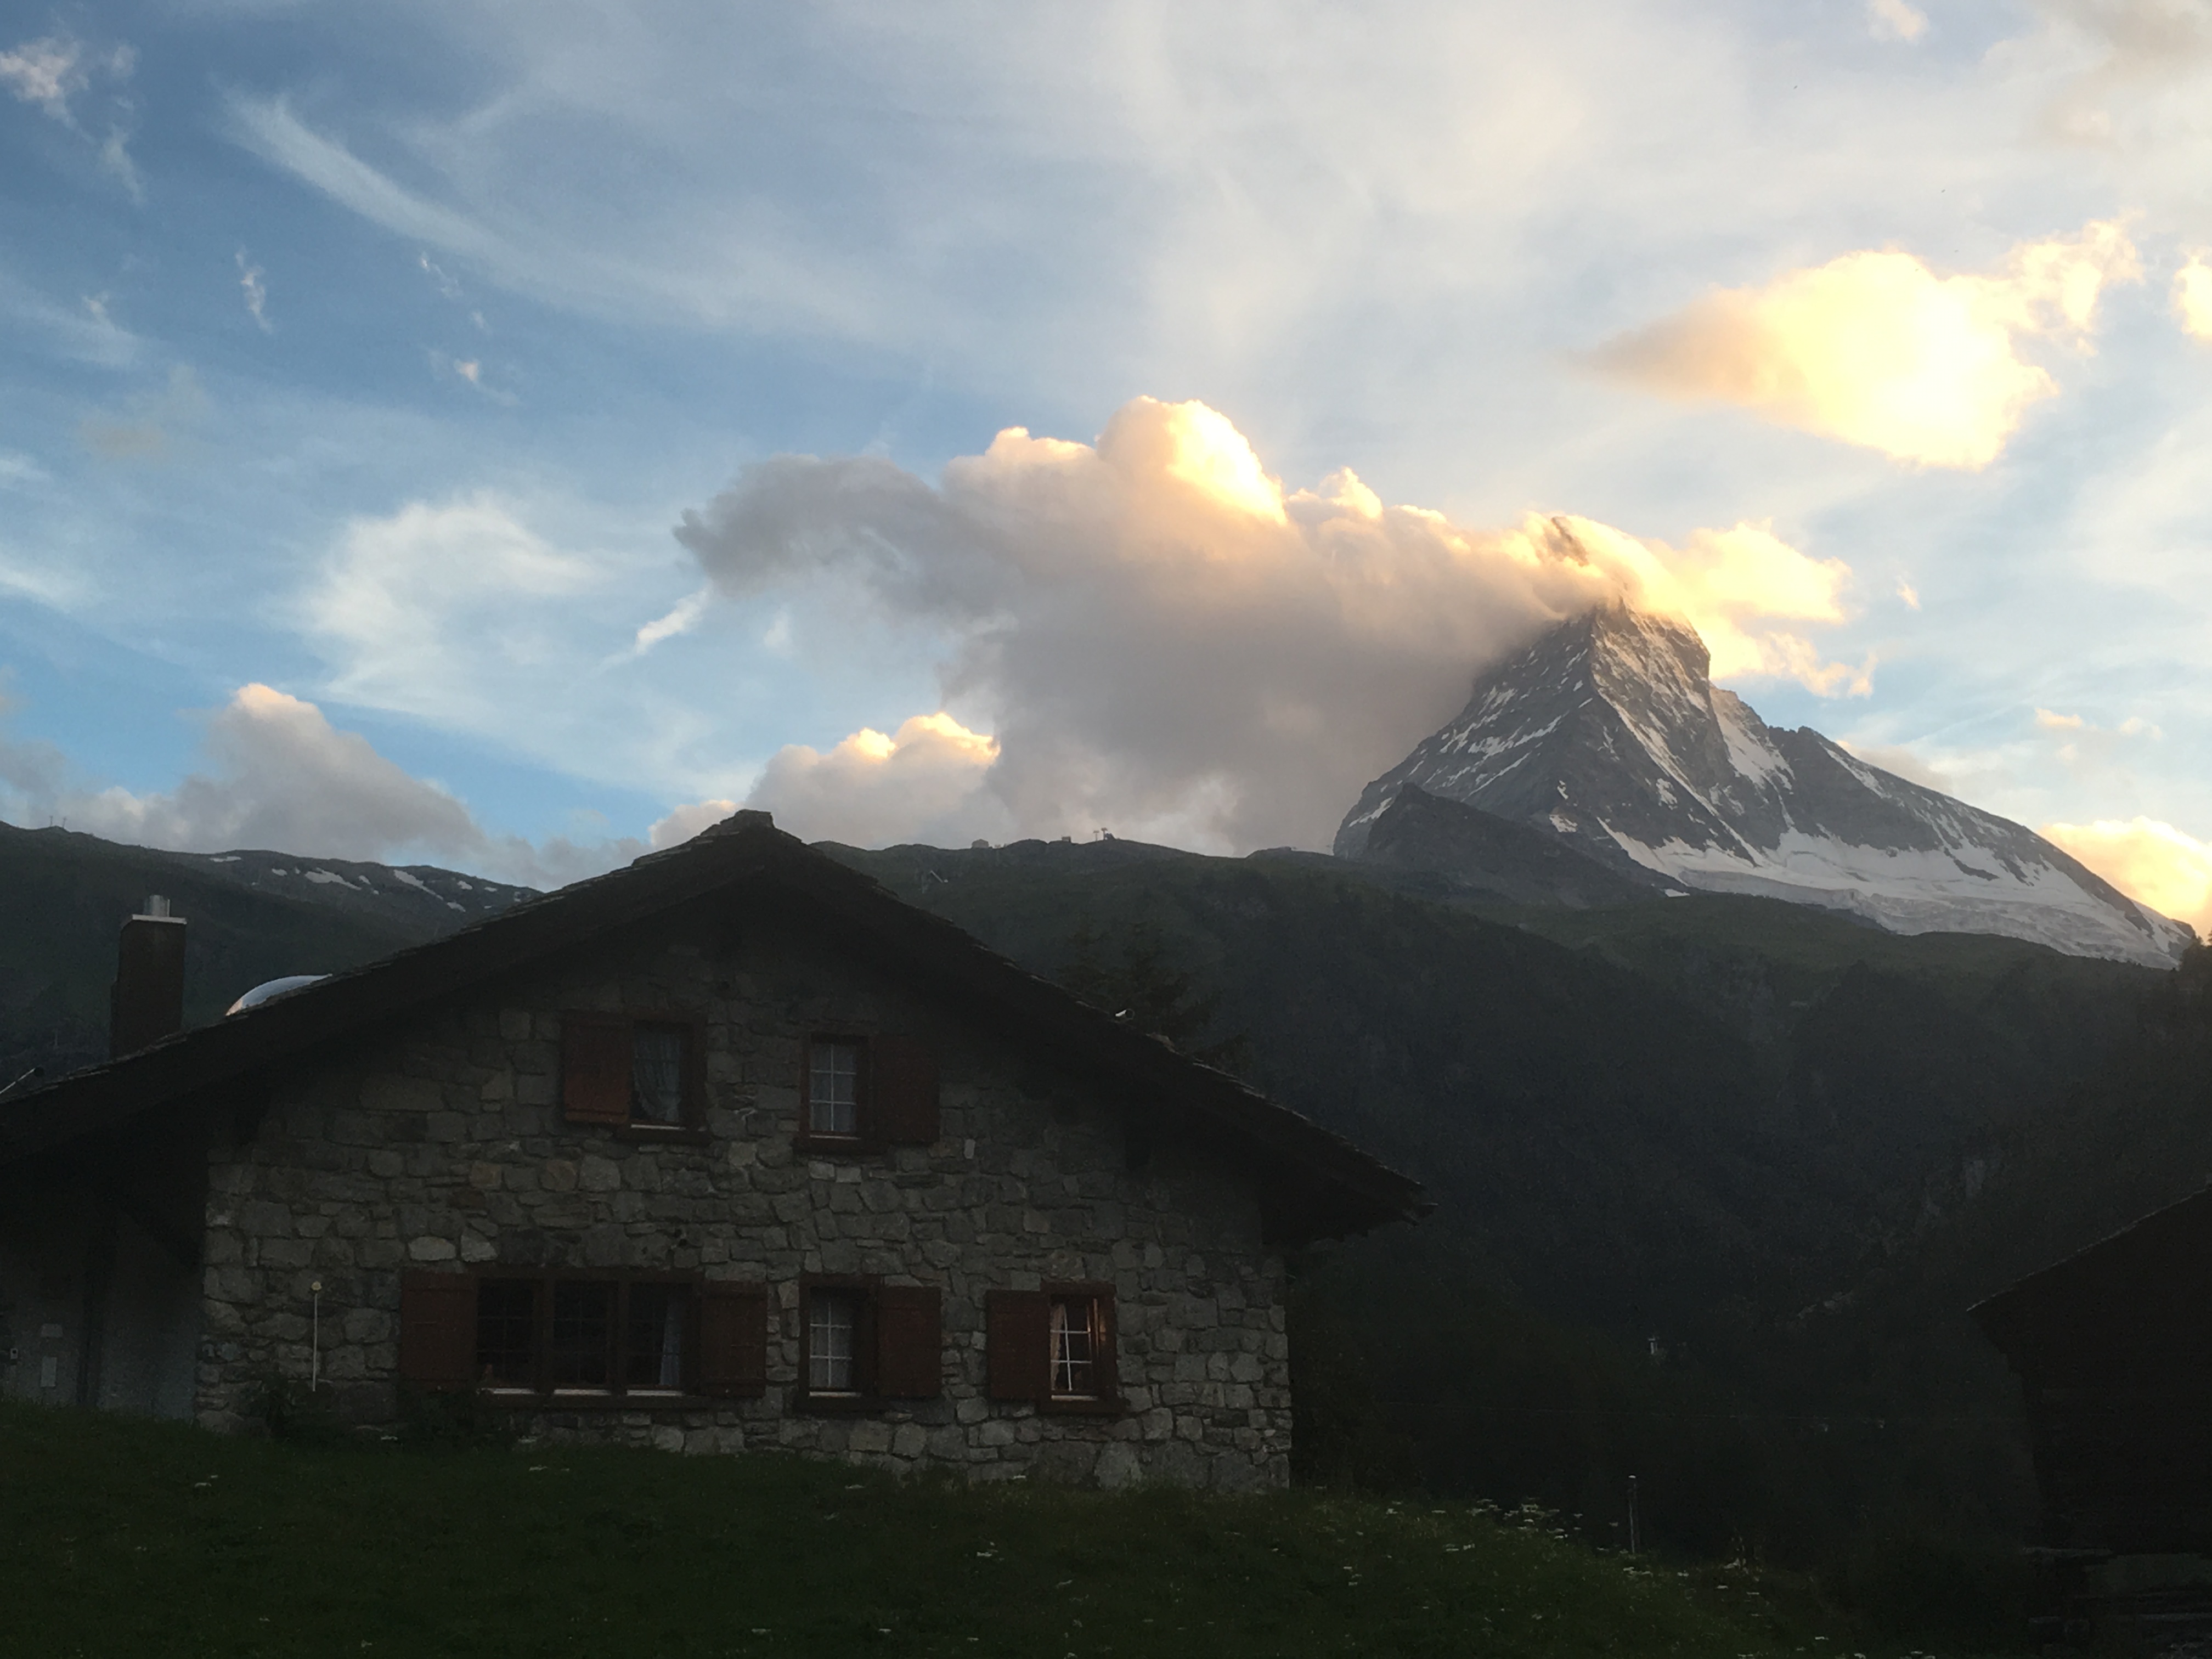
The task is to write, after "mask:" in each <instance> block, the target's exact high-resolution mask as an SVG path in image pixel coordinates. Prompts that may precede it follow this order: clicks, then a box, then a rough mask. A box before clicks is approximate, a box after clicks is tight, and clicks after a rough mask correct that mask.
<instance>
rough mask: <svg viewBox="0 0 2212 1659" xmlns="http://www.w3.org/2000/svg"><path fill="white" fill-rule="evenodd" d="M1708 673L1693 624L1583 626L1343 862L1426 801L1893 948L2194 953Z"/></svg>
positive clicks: (1487, 702) (1375, 801)
mask: <svg viewBox="0 0 2212 1659" xmlns="http://www.w3.org/2000/svg"><path fill="white" fill-rule="evenodd" d="M1709 668H1710V659H1708V657H1707V655H1706V652H1705V644H1704V642H1703V641H1701V640H1699V637H1698V635H1697V634H1696V632H1695V631H1694V630H1693V629H1691V628H1690V627H1689V626H1688V625H1687V624H1686V623H1680V622H1678V621H1675V620H1673V619H1671V618H1668V617H1657V616H1654V615H1651V614H1650V613H1647V612H1644V611H1637V610H1635V609H1633V608H1632V607H1630V606H1628V605H1619V604H1617V605H1610V606H1607V607H1603V608H1601V609H1599V610H1597V611H1592V612H1589V614H1587V615H1585V616H1582V617H1573V618H1571V619H1569V620H1568V621H1566V622H1564V623H1560V624H1559V626H1557V627H1556V628H1554V629H1552V630H1551V631H1550V632H1549V633H1547V634H1546V635H1543V636H1542V637H1541V638H1540V639H1539V640H1537V641H1535V642H1534V644H1533V645H1531V646H1530V647H1528V649H1527V650H1525V651H1523V652H1522V653H1521V654H1520V655H1519V656H1517V657H1516V658H1514V659H1512V660H1510V661H1509V662H1507V663H1505V664H1504V665H1502V666H1500V667H1498V668H1497V669H1495V670H1493V671H1491V672H1489V673H1487V674H1485V675H1484V676H1482V677H1481V678H1479V679H1478V680H1477V681H1476V683H1475V684H1474V690H1473V693H1472V695H1471V696H1470V697H1469V698H1468V705H1467V708H1465V709H1464V710H1463V711H1462V713H1461V714H1460V716H1459V718H1458V719H1456V720H1454V721H1452V722H1451V724H1449V726H1445V727H1444V728H1443V730H1442V731H1440V732H1437V733H1436V734H1435V735H1434V736H1432V737H1431V738H1428V739H1427V740H1426V741H1425V742H1424V743H1422V744H1419V746H1417V747H1416V748H1415V749H1414V750H1413V753H1412V754H1410V755H1408V756H1407V757H1406V759H1405V760H1404V761H1403V762H1401V763H1400V764H1399V765H1398V766H1396V767H1395V768H1393V769H1391V770H1390V771H1389V772H1387V773H1385V774H1384V775H1383V776H1382V777H1380V778H1377V779H1376V781H1374V782H1373V783H1371V784H1370V785H1369V786H1368V787H1367V788H1366V790H1365V791H1364V793H1363V794H1362V795H1361V797H1360V799H1359V800H1358V804H1357V805H1354V806H1353V807H1352V811H1351V812H1350V813H1349V814H1347V815H1346V817H1345V820H1344V823H1343V826H1342V828H1341V829H1339V830H1338V832H1337V839H1336V851H1337V853H1338V854H1339V856H1340V857H1346V858H1358V857H1361V856H1362V855H1363V854H1364V851H1365V848H1366V842H1367V838H1368V836H1369V833H1370V830H1371V829H1372V828H1373V826H1374V824H1375V822H1376V819H1377V818H1378V817H1380V816H1381V815H1382V814H1383V812H1384V811H1387V810H1388V809H1389V806H1390V804H1391V802H1392V801H1393V800H1394V799H1396V797H1397V796H1398V794H1399V793H1400V792H1401V791H1402V790H1404V789H1405V788H1407V787H1414V788H1418V789H1420V790H1422V791H1424V792H1425V793H1428V794H1431V795H1435V796H1438V797H1440V798H1442V799H1446V800H1453V801H1458V802H1460V803H1462V804H1463V805H1469V806H1474V807H1476V808H1479V809H1480V810H1481V811H1486V812H1490V813H1493V814H1495V815H1497V816H1498V817H1504V818H1508V819H1511V820H1513V821H1515V822H1517V823H1524V824H1528V825H1532V826H1535V827H1538V828H1541V829H1544V830H1547V831H1548V832H1549V833H1551V834H1553V835H1556V836H1559V837H1560V838H1562V839H1563V840H1565V841H1567V842H1570V843H1571V844H1572V845H1573V846H1575V847H1576V848H1577V849H1578V850H1580V851H1582V852H1583V853H1585V854H1589V855H1590V856H1592V857H1594V858H1596V859H1598V860H1600V861H1601V862H1604V863H1607V864H1610V865H1611V866H1613V867H1615V868H1634V869H1638V870H1642V871H1649V872H1653V873H1656V874H1658V875H1661V876H1663V877H1665V878H1668V879H1670V880H1673V881H1676V882H1679V883H1680V884H1682V885H1683V886H1685V887H1690V888H1698V889H1703V890H1706V891H1710V892H1730V893H1755V894H1760V895H1764V896H1769V897H1773V898H1782V899H1789V900H1792V901H1794V902H1800V903H1807V904H1818V905H1824V906H1826V907H1829V908H1835V909H1840V910H1848V911H1850V912H1852V913H1853V914H1856V915H1861V916H1863V917H1866V918H1867V919H1869V920H1870V921H1875V922H1877V923H1879V924H1881V926H1882V927H1887V928H1890V929H1892V930H1893V931H1895V932H1898V933H1938V932H1943V933H2002V934H2006V935H2008V936H2010V937H2013V938H2016V939H2033V940H2036V941H2038V942H2039V943H2041V944H2045V945H2051V946H2052V947H2054V948H2055V949H2057V950H2060V951H2067V952H2069V953H2071V954H2074V955H2079V956H2099V957H2118V958H2120V959H2123V960H2126V961H2131V962H2142V963H2154V964H2157V965H2160V966H2163V965H2166V964H2168V963H2172V961H2174V960H2175V959H2176V958H2177V957H2179V954H2180V952H2181V951H2182V950H2183V949H2184V948H2185V946H2186V945H2188V944H2189V942H2190V941H2191V939H2192V938H2193V937H2194V936H2193V935H2192V934H2191V932H2190V930H2189V929H2188V928H2186V927H2183V926H2182V925H2181V924H2180V923H2179V922H2176V921H2170V920H2168V919H2167V918H2166V917H2165V916H2161V915H2158V914H2157V913H2156V912H2155V911H2153V910H2151V909H2149V908H2147V907H2145V906H2143V905H2142V904H2139V903H2137V902H2136V901H2135V900H2133V899H2130V898H2129V897H2128V896H2126V895H2124V894H2123V893H2121V892H2120V891H2119V890H2118V889H2116V888H2114V887H2113V886H2112V885H2111V884H2109V883H2108V882H2106V881H2105V880H2104V879H2102V878H2100V877H2099V876H2097V875H2095V874H2094V873H2093V872H2091V871H2090V870H2088V869H2087V867H2085V866H2082V865H2081V864H2080V863H2079V862H2077V861H2076V860H2074V859H2073V858H2071V857H2069V855H2068V854H2065V853H2063V852H2062V851H2060V850H2059V848H2057V847H2055V846H2053V845H2051V842H2047V841H2045V840H2044V839H2043V838H2042V837H2041V836H2038V835H2036V834H2035V833H2034V832H2033V831H2032V830H2030V829H2026V828H2025V827H2023V826H2022V825H2020V824H2017V823H2012V822H2010V821H2009V820H2008V819H2004V818H2001V817H1997V816H1996V814H1994V813H1990V812H1984V811H1981V810H1980V809H1979V808H1978V807H1974V806H1969V805H1966V803H1965V802H1964V801H1960V800H1956V799H1953V798H1952V797H1950V796H1948V795H1945V794H1942V793H1939V792H1937V791H1936V790H1933V789H1929V788H1926V787H1923V786H1922V785H1919V784H1917V783H1913V782H1911V781H1908V780H1906V779H1904V778H1900V777H1899V776H1897V775H1894V774H1893V773H1889V772H1885V771H1883V770H1881V769H1880V768H1879V767H1875V766H1869V765H1868V764H1867V763H1865V762H1864V761H1862V760H1860V759H1858V758H1857V757H1856V756H1854V755H1851V754H1850V753H1848V752H1847V751H1845V750H1843V749H1842V748H1840V747H1839V746H1838V745H1837V744H1833V743H1832V742H1830V741H1829V740H1828V739H1827V738H1825V737H1823V736H1821V735H1820V733H1819V732H1814V731H1813V730H1811V729H1810V728H1809V727H1807V728H1800V729H1799V730H1796V731H1794V732H1793V731H1777V730H1775V729H1773V728H1771V727H1770V726H1767V725H1766V724H1765V721H1763V720H1760V719H1759V715H1758V714H1757V713H1756V712H1755V711H1753V708H1751V707H1750V705H1749V704H1747V703H1746V702H1744V701H1743V699H1742V698H1741V697H1739V696H1736V695H1735V693H1734V692H1732V691H1728V690H1720V689H1717V688H1716V687H1715V686H1714V685H1713V684H1712V683H1711V678H1710V676H1709ZM1645 879H1649V878H1648V877H1646V878H1645Z"/></svg>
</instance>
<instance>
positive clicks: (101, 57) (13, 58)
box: [0, 34, 145, 201]
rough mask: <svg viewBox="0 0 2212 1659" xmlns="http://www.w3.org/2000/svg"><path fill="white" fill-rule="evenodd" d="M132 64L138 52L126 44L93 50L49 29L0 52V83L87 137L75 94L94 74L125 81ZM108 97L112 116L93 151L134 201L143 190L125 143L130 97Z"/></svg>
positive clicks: (102, 78)
mask: <svg viewBox="0 0 2212 1659" xmlns="http://www.w3.org/2000/svg"><path fill="white" fill-rule="evenodd" d="M136 67H137V54H136V53H135V52H132V51H131V48H130V47H129V46H117V47H116V48H114V50H112V52H92V51H90V50H88V48H87V47H86V46H85V45H84V43H83V42H82V41H81V40H76V39H75V38H74V37H73V36H70V35H65V34H50V35H47V36H46V37H45V38H44V39H42V40H27V41H25V42H24V43H23V44H22V45H21V46H17V47H16V48H15V50H13V51H12V52H0V87H4V88H7V89H8V91H9V92H10V93H12V94H15V97H16V98H17V99H18V100H21V101H22V102H24V103H27V104H34V105H36V106H38V107H39V108H40V109H41V110H43V111H44V112H46V114H47V115H49V116H51V117H52V118H53V119H55V120H57V121H58V122H60V123H61V124H62V125H64V126H65V127H67V128H68V129H69V130H70V131H72V132H75V133H77V134H80V135H81V136H87V137H88V136H89V135H86V134H85V133H84V126H83V123H82V120H81V119H80V118H79V117H78V114H77V111H76V108H75V106H74V100H76V98H77V96H78V94H82V93H84V92H86V91H88V90H89V89H90V88H91V87H92V85H93V83H94V80H95V78H97V79H99V80H100V81H104V82H112V83H116V84H119V83H121V82H125V81H128V80H129V79H130V78H131V70H133V69H134V68H136ZM108 101H109V104H110V106H111V108H112V112H113V118H112V119H111V121H110V122H109V124H108V127H107V131H106V134H105V135H104V136H102V137H100V138H98V139H97V140H94V144H95V149H94V155H96V157H97V159H98V160H99V162H100V166H102V167H105V168H106V170H107V171H108V172H110V173H113V174H114V175H115V176H116V178H117V179H119V180H121V182H122V184H123V186H124V188H125V190H127V191H130V193H131V199H132V200H133V201H143V199H144V197H145V191H144V190H143V187H142V186H141V185H140V182H139V178H138V168H137V165H136V164H135V163H134V162H133V161H131V152H130V149H129V148H128V146H129V143H130V138H131V133H130V128H129V118H130V116H131V106H130V103H129V102H128V100H124V99H121V98H119V97H112V96H111V98H110V100H108Z"/></svg>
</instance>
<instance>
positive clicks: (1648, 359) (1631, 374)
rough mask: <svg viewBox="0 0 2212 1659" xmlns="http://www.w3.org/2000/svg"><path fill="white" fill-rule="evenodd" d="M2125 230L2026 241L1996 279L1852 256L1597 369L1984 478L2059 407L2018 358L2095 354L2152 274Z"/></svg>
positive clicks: (1727, 295) (1690, 311)
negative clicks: (2120, 294)
mask: <svg viewBox="0 0 2212 1659" xmlns="http://www.w3.org/2000/svg"><path fill="white" fill-rule="evenodd" d="M2140 276H2142V267H2141V265H2140V264H2138V262H2137V260H2136V252H2135V247H2134V245H2133V244H2132V243H2131V242H2130V240H2129V239H2128V236H2127V233H2126V231H2125V229H2124V228H2123V227H2122V226H2121V225H2120V224H2119V223H2118V222H2107V223H2101V224H2091V225H2087V226H2085V227H2084V228H2083V229H2082V231H2081V234H2080V235H2078V236H2075V237H2073V238H2071V239H2067V238H2056V239H2053V240H2048V241H2042V242H2033V243H2023V244H2021V246H2017V247H2015V248H2014V249H2013V251H2012V253H2011V255H2010V257H2009V258H2008V260H2007V262H2006V268H2005V270H2003V272H2002V274H1999V275H1996V276H1937V275H1936V273H1935V272H1934V271H1932V270H1929V268H1928V266H1927V265H1925V264H1923V263H1922V262H1921V261H1920V260H1919V259H1917V258H1914V257H1913V256H1912V255H1911V254H1909V253H1904V252H1899V251H1897V250H1895V249H1887V250H1883V251H1881V252H1859V253H1847V254H1844V256H1843V257H1841V258H1837V259H1832V260H1830V261H1829V262H1828V263H1827V264H1825V265H1820V266H1817V267H1815V268H1814V269H1811V270H1796V271H1791V272H1790V273H1789V274H1788V275H1786V276H1782V277H1780V278H1778V279H1777V280H1776V281H1775V282H1773V283H1769V284H1768V285H1767V286H1766V287H1765V288H1763V289H1722V290H1720V291H1719V292H1717V293H1714V294H1711V295H1706V296H1705V298H1704V299H1701V300H1699V301H1695V302H1694V303H1692V305H1690V306H1688V307H1685V308H1684V309H1683V310H1681V311H1680V312H1678V313H1675V314H1674V315H1673V316H1672V317H1668V318H1666V319H1662V321H1660V322H1657V323H1655V324H1653V325H1650V326H1649V327H1646V328H1644V329H1640V330H1638V331H1635V332H1633V333H1631V334H1628V335H1625V336H1622V337H1620V338H1618V339H1615V340H1613V341H1611V342H1609V343H1607V344H1606V345H1604V346H1602V347H1601V348H1600V349H1598V351H1597V352H1595V354H1593V361H1594V362H1595V363H1596V364H1597V366H1598V367H1600V368H1603V369H1605V370H1607V371H1608V372H1609V373H1611V374H1615V375H1618V376H1620V378H1621V379H1623V380H1627V381H1630V382H1632V383H1633V384H1636V385H1638V386H1644V387H1645V388H1647V389H1649V390H1650V391H1654V392H1660V393H1662V394H1664V395H1667V396H1669V397H1674V398H1686V399H1714V400H1717V401H1720V402H1723V403H1731V404H1739V405H1741V406H1742V407H1744V408H1747V409H1750V410H1754V411H1756V412H1757V413H1759V414H1760V415H1763V416H1765V417H1766V418H1767V419H1769V420H1771V421H1775V422H1779V423H1780V424H1782V425H1784V426H1794V427H1800V428H1803V429H1805V430H1806V431H1808V432H1816V433H1819V434H1820V435H1823V436H1826V437H1832V438H1840V439H1842V440H1843V441H1845V442H1847V443H1854V444H1862V445H1864V446H1865V447H1868V448H1870V449H1875V450H1878V451H1880V452H1881V453H1883V454H1885V455H1887V456H1889V457H1891V458H1892V459H1895V460H1899V461H1905V462H1908V463H1911V464H1914V465H1922V466H1947V467H1964V468H1968V469H1974V468H1979V467H1984V466H1987V465H1989V464H1990V462H1991V461H1993V460H1995V459H1996V458H1997V456H1998V455H1999V454H2000V453H2002V451H2003V449H2004V446H2005V442H2006V441H2007V440H2008V439H2009V438H2010V437H2011V436H2012V435H2013V434H2014V432H2015V431H2016V430H2018V428H2019V427H2020V423H2021V420H2022V419H2023V418H2024V417H2025V416H2026V415H2027V410H2028V409H2029V407H2030V406H2031V405H2033V404H2036V403H2039V402H2040V401H2041V400H2043V399H2044V398H2050V397H2053V396H2056V395H2057V391H2058V386H2057V381H2055V380H2052V379H2051V375H2050V374H2049V373H2048V371H2046V370H2045V369H2044V368H2041V367H2040V366H2039V365H2038V364H2035V363H2033V362H2028V361H2027V360H2026V359H2024V358H2022V357H2021V356H2020V352H2019V349H2018V348H2019V346H2020V344H2021V342H2022V341H2023V340H2025V339H2027V338H2032V337H2043V336H2048V337H2056V338H2058V339H2061V340H2064V341H2066V342H2068V343H2071V344H2073V345H2074V346H2075V348H2076V349H2083V350H2086V349H2087V345H2088V340H2089V335H2090V331H2091V328H2092V326H2093V324H2094V322H2095V319H2096V310H2097V301H2098V297H2099V295H2100V294H2101V293H2102V292H2103V290H2104V289H2105V288H2106V285H2107V284H2109V283H2116V282H2131V281H2135V280H2137V279H2139V278H2140Z"/></svg>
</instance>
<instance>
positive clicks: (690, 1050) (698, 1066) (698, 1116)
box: [684, 1019, 707, 1129]
mask: <svg viewBox="0 0 2212 1659" xmlns="http://www.w3.org/2000/svg"><path fill="white" fill-rule="evenodd" d="M684 1121H685V1122H686V1123H688V1124H690V1126H691V1127H693V1128H695V1129H696V1128H698V1127H702V1126H703V1125H704V1124H705V1123H706V1121H707V1025H706V1022H705V1021H703V1020H697V1019H695V1020H693V1021H692V1022H691V1023H690V1024H689V1025H688V1026H686V1027H685V1028H684Z"/></svg>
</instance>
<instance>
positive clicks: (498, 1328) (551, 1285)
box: [476, 1275, 696, 1393]
mask: <svg viewBox="0 0 2212 1659" xmlns="http://www.w3.org/2000/svg"><path fill="white" fill-rule="evenodd" d="M695 1296H696V1290H695V1287H694V1286H692V1285H690V1283H688V1282H686V1281H684V1280H671V1279H635V1278H581V1277H568V1276H565V1275H549V1276H544V1277H538V1276H532V1277H528V1278H521V1277H518V1278H489V1277H488V1278H485V1279H481V1280H479V1281H478V1282H477V1297H476V1304H477V1305H476V1376H477V1379H478V1381H479V1383H481V1384H482V1385H483V1386H484V1387H488V1388H493V1389H537V1390H547V1389H551V1390H556V1391H557V1390H582V1391H587V1392H593V1393H607V1392H625V1393H634V1392H643V1391H652V1392H660V1391H666V1392H670V1393H675V1392H680V1391H681V1390H682V1389H684V1387H685V1383H686V1378H687V1376H689V1374H690V1369H691V1366H690V1350H691V1330H692V1327H693V1325H694V1323H695V1321H694V1319H693V1318H692V1316H691V1306H692V1303H693V1300H694V1297H695Z"/></svg>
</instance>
